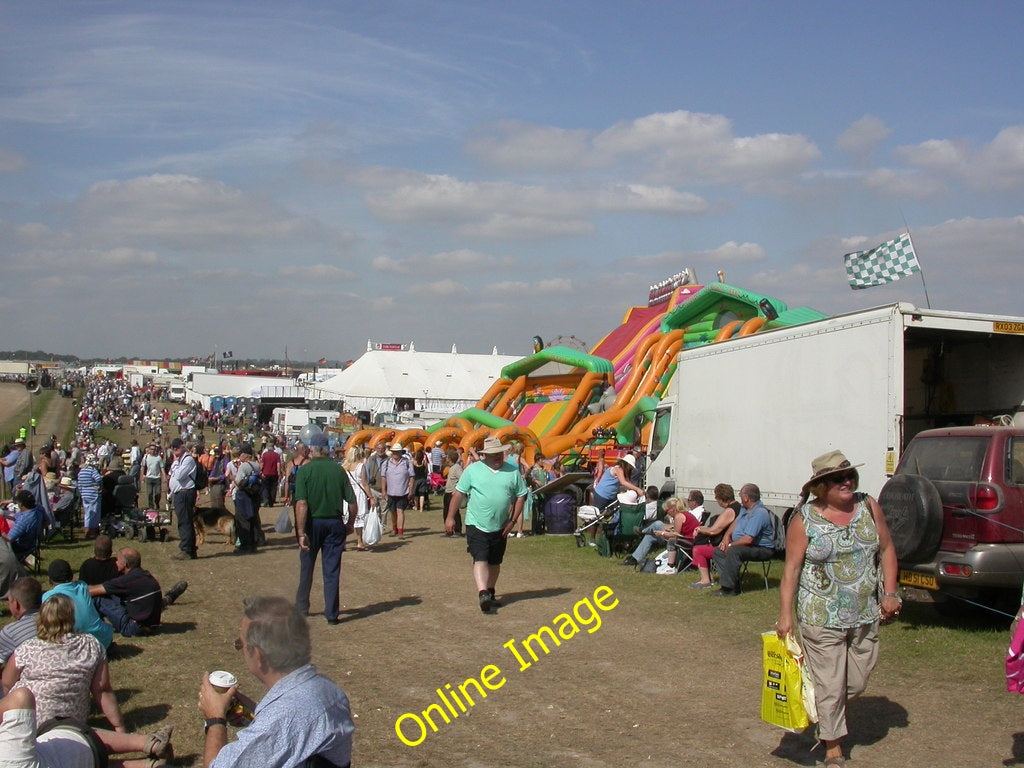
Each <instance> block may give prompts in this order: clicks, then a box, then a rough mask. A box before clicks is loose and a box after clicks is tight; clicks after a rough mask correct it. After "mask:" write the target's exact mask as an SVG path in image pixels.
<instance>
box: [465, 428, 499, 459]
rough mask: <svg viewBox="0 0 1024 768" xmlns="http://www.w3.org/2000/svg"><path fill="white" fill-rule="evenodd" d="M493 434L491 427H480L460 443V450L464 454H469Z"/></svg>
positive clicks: (466, 435)
mask: <svg viewBox="0 0 1024 768" xmlns="http://www.w3.org/2000/svg"><path fill="white" fill-rule="evenodd" d="M489 434H491V428H490V427H479V428H478V429H474V430H472V431H470V432H467V433H466V434H465V435H464V436H463V438H462V440H460V441H459V450H460V451H462V452H463V453H469V450H470V448H476V447H477V446H478V445H480V444H481V443H483V441H484V438H485V437H487V436H488V435H489Z"/></svg>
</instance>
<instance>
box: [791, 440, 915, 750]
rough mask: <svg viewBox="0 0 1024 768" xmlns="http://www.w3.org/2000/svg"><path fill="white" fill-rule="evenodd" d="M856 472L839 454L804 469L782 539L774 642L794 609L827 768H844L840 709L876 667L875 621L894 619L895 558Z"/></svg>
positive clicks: (878, 510)
mask: <svg viewBox="0 0 1024 768" xmlns="http://www.w3.org/2000/svg"><path fill="white" fill-rule="evenodd" d="M859 466H862V465H860V464H856V465H853V464H850V462H849V460H848V459H847V458H846V457H845V456H844V455H843V454H842V452H841V451H830V452H829V453H826V454H824V455H822V456H819V457H818V458H816V459H815V460H814V461H812V462H811V471H812V475H811V479H810V480H808V481H807V482H806V483H805V484H804V487H803V491H802V493H801V503H798V504H797V507H796V511H795V514H794V515H793V518H792V520H791V522H790V525H789V530H788V532H787V536H786V566H785V572H784V573H783V576H782V584H781V586H780V589H779V593H780V600H779V602H780V610H779V621H778V623H776V625H775V629H776V632H778V634H779V636H780V637H785V636H786V635H788V634H790V633H792V631H793V608H794V603H795V607H796V619H797V623H798V624H799V626H800V634H801V636H802V638H803V647H804V653H805V654H806V658H807V666H808V669H809V670H810V673H811V678H812V679H813V681H814V689H815V698H816V700H817V706H818V738H820V739H821V740H822V741H823V742H824V744H825V765H826V767H827V768H841V766H844V765H845V758H844V757H843V751H842V746H841V745H840V743H839V741H840V739H841V738H842V737H843V736H845V735H846V733H847V730H846V703H847V701H849V700H851V699H853V698H856V697H857V696H859V695H860V694H861V693H863V691H864V689H865V688H866V687H867V682H868V677H869V676H870V675H871V671H872V669H874V666H875V663H876V661H877V660H878V623H879V619H888V618H891V617H893V616H896V615H898V614H899V612H900V606H901V605H902V600H901V599H900V597H899V595H898V594H897V593H896V576H897V572H896V569H897V565H896V551H895V549H894V548H893V545H892V540H891V539H890V537H889V529H888V527H887V526H886V523H885V516H884V515H883V514H882V509H881V507H879V506H878V502H877V501H875V500H874V499H873V498H871V497H870V496H868V495H867V494H865V493H857V483H858V480H859V475H858V474H857V467H859ZM808 498H810V501H807V502H806V503H803V501H804V500H805V499H808ZM879 564H881V568H882V574H883V576H882V577H880V576H879V573H878V565H879ZM880 578H884V591H883V594H882V597H881V600H879V594H878V593H879V580H880Z"/></svg>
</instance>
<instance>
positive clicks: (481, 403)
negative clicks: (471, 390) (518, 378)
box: [476, 378, 512, 411]
mask: <svg viewBox="0 0 1024 768" xmlns="http://www.w3.org/2000/svg"><path fill="white" fill-rule="evenodd" d="M511 383H512V379H505V378H499V379H495V381H494V383H493V384H491V386H490V387H488V389H487V391H486V392H485V393H484V396H483V397H481V398H480V399H479V400H478V401H477V403H476V407H477V408H479V409H480V410H481V411H489V410H491V405H492V404H493V403H494V401H495V400H496V399H497V398H498V397H500V396H501V394H502V393H503V392H504V390H505V388H506V387H508V385H509V384H511Z"/></svg>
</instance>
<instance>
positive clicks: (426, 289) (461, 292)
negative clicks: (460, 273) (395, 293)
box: [409, 278, 470, 297]
mask: <svg viewBox="0 0 1024 768" xmlns="http://www.w3.org/2000/svg"><path fill="white" fill-rule="evenodd" d="M469 292H470V291H469V289H468V288H467V287H466V286H465V285H463V284H462V283H460V282H459V281H457V280H452V279H450V278H446V279H444V280H435V281H434V282H430V283H422V284H414V285H412V286H411V287H410V288H409V293H412V294H418V295H427V296H436V297H452V296H465V295H467V294H468V293H469Z"/></svg>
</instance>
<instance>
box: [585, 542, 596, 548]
mask: <svg viewBox="0 0 1024 768" xmlns="http://www.w3.org/2000/svg"><path fill="white" fill-rule="evenodd" d="M587 546H588V547H596V546H597V542H596V541H591V542H588V543H587Z"/></svg>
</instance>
